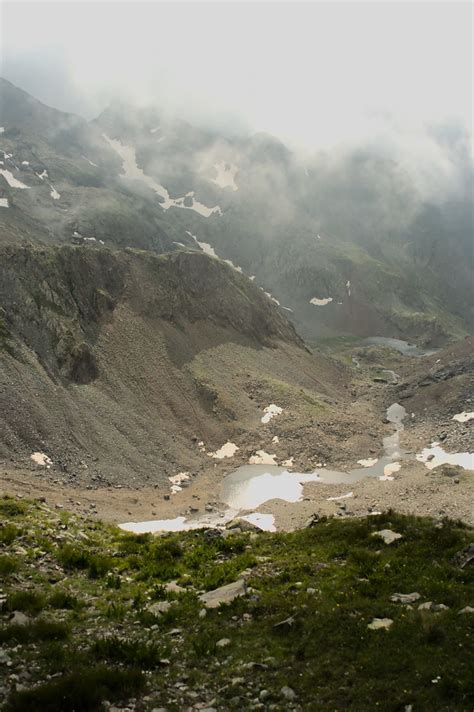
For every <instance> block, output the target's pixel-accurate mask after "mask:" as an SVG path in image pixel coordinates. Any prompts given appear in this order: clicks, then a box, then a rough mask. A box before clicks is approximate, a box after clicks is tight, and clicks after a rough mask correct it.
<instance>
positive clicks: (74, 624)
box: [0, 500, 474, 712]
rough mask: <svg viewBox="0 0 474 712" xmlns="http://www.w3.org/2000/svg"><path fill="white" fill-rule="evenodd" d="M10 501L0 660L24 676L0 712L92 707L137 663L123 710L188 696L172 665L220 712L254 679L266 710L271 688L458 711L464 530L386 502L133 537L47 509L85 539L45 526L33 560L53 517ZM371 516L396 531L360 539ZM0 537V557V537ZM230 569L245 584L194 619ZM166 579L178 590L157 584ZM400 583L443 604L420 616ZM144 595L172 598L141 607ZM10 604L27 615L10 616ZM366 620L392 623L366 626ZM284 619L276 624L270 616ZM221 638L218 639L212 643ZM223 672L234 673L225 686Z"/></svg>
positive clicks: (311, 703)
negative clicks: (17, 563)
mask: <svg viewBox="0 0 474 712" xmlns="http://www.w3.org/2000/svg"><path fill="white" fill-rule="evenodd" d="M12 503H13V500H12ZM4 504H5V505H8V502H6V501H4ZM6 508H7V509H8V506H6ZM10 511H11V515H10V517H7V522H6V524H7V526H9V525H11V524H14V525H15V526H18V527H21V529H22V531H23V535H22V545H23V546H24V548H25V550H27V552H28V553H27V555H26V556H24V557H22V563H21V568H19V569H17V571H16V572H15V574H13V575H12V576H10V578H8V579H6V581H5V584H4V590H5V592H6V594H7V606H6V608H5V609H4V611H3V612H2V613H0V643H2V645H3V646H5V649H6V650H7V651H8V653H9V655H11V657H12V661H13V664H12V667H11V672H16V671H19V670H20V671H21V670H22V669H23V668H24V667H25V666H28V669H31V670H32V671H33V672H32V677H31V679H30V680H29V681H28V685H29V686H32V689H31V690H28V691H23V692H20V693H17V694H15V693H14V692H13V691H12V692H11V694H10V696H9V698H8V703H7V706H6V709H7V710H23V709H25V710H26V709H41V710H43V709H45V710H72V709H76V710H97V709H100V706H101V704H102V701H103V700H105V699H107V700H109V701H112V702H113V701H114V700H119V699H120V700H121V699H123V700H127V699H130V698H131V697H135V696H136V695H139V694H141V690H143V689H144V688H142V684H143V683H144V679H145V678H144V677H143V676H142V675H141V674H140V675H139V676H138V677H136V675H138V673H137V672H136V671H137V669H140V670H144V671H146V679H147V688H148V693H147V694H149V695H150V696H151V697H150V702H149V704H148V703H146V704H145V703H144V704H143V707H140V708H139V709H143V710H144V711H145V712H147V711H148V710H151V709H153V707H162V706H163V707H165V708H166V709H169V710H170V712H174V711H175V710H181V709H186V708H188V707H189V706H190V700H189V699H187V698H186V697H185V696H183V695H181V693H180V692H179V689H178V688H177V687H176V685H177V684H178V683H180V681H182V676H183V675H186V676H187V678H186V679H187V683H186V684H187V686H188V687H189V689H191V690H193V689H195V690H198V691H200V692H199V695H202V701H203V702H206V703H208V702H209V701H210V700H212V699H213V698H216V702H215V706H216V707H217V708H218V709H222V710H234V709H236V710H237V709H238V710H241V709H249V708H251V700H252V699H254V698H255V697H258V692H259V690H262V689H266V690H268V692H269V697H268V703H269V704H273V705H275V707H274V709H276V710H286V709H288V706H287V703H286V702H284V701H283V700H282V698H281V696H280V692H279V691H280V689H281V687H282V686H284V685H290V686H291V687H292V688H293V689H294V690H295V692H296V694H297V701H298V704H299V705H300V708H301V709H303V710H309V711H311V710H316V709H317V710H319V709H321V710H341V711H342V710H360V711H361V712H362V711H365V710H367V709H371V710H372V709H380V710H384V711H385V710H387V711H388V712H403V710H404V709H405V707H406V706H407V705H413V709H414V710H422V711H424V710H427V711H428V710H429V711H430V712H431V710H436V711H438V710H449V711H451V710H455V711H457V710H459V711H461V710H462V711H463V712H464V710H470V709H472V707H473V705H474V690H473V684H472V670H471V661H472V659H473V653H474V650H473V644H472V635H470V632H471V630H470V629H472V614H463V615H460V614H459V611H460V610H461V609H462V608H464V607H465V606H467V605H473V600H474V572H473V567H465V568H460V566H459V565H458V564H457V563H456V559H455V555H456V553H457V552H459V551H460V550H462V549H463V548H464V547H465V546H467V545H468V544H469V543H470V542H472V541H473V540H474V537H473V533H472V530H470V529H469V528H467V527H466V526H464V525H463V524H461V523H460V522H454V521H448V520H446V521H443V522H434V521H432V520H430V519H423V518H416V517H410V516H402V515H398V514H396V513H394V512H388V513H386V514H383V515H380V516H374V517H367V518H361V519H349V518H347V519H344V520H339V519H328V520H325V519H322V520H320V521H319V522H318V523H317V524H316V525H315V526H313V527H311V528H308V529H304V530H299V531H296V532H292V533H288V534H269V533H262V534H259V535H258V536H252V535H250V534H232V535H231V536H229V537H228V538H226V539H224V538H215V539H211V540H209V539H208V538H206V537H205V536H204V534H203V533H202V532H198V531H192V532H185V533H182V534H167V535H163V536H160V537H154V536H150V535H139V536H134V535H131V534H127V533H123V532H120V531H119V530H117V529H115V528H113V527H110V526H106V525H103V524H100V523H99V524H97V523H92V522H87V520H83V519H81V518H78V517H75V516H74V515H68V514H67V513H61V515H60V516H61V520H62V522H63V523H64V524H65V525H67V533H68V536H71V535H72V536H74V533H75V531H76V530H81V531H84V532H86V533H87V536H88V539H87V540H81V541H79V540H76V543H74V545H71V544H69V543H68V544H66V543H64V542H63V541H60V540H59V541H55V540H54V539H52V540H51V541H50V549H49V550H48V559H47V560H48V562H49V564H47V565H46V564H45V565H44V566H45V567H46V568H44V567H43V568H42V567H41V566H38V561H37V558H36V555H35V551H36V549H37V543H38V541H40V542H43V540H44V538H45V536H46V534H45V532H47V531H48V528H50V527H54V526H57V525H55V524H54V518H55V517H56V521H57V514H56V513H54V512H50V511H48V509H47V508H43V509H39V508H38V507H36V506H35V505H32V504H29V503H26V504H24V505H23V509H22V513H21V514H18V512H17V510H16V509H15V507H13V506H12V508H11V510H10ZM384 528H390V529H394V530H395V531H397V532H399V533H400V534H402V538H401V539H399V540H398V541H397V542H395V543H394V544H392V545H391V546H387V545H385V544H384V543H383V542H382V541H381V540H380V539H379V538H377V537H374V536H372V534H373V533H374V532H375V531H377V530H379V529H384ZM3 546H4V550H5V554H4V556H5V557H7V558H10V546H11V547H12V549H13V547H14V546H15V542H14V541H13V542H12V543H11V544H7V545H5V544H4V545H3ZM97 557H100V559H101V560H102V559H103V560H105V561H106V562H107V566H104V567H103V570H104V572H106V573H104V574H103V575H100V576H95V575H94V576H92V577H91V575H90V572H91V566H92V562H95V561H96V560H97ZM13 560H15V558H14V559H13ZM58 566H59V567H60V571H59V572H58V571H57V567H58ZM94 566H95V564H94V565H93V566H92V568H94ZM243 570H246V571H247V572H248V585H249V586H250V587H251V591H250V593H249V595H247V596H245V597H243V598H239V599H236V600H235V601H234V602H232V603H231V604H229V605H227V606H224V607H222V608H221V609H219V610H209V611H208V612H207V615H206V616H205V617H200V615H199V613H200V611H201V609H202V604H201V603H200V601H199V598H198V596H199V593H200V592H202V591H205V590H210V589H212V588H214V587H216V586H220V585H223V584H225V583H229V582H231V581H235V580H236V579H237V578H238V577H239V576H240V575H241V572H242V571H243ZM53 578H54V580H55V581H58V582H59V583H52V579H53ZM170 580H177V582H178V583H179V584H180V585H182V586H183V587H184V589H185V590H184V591H183V592H180V593H174V592H171V593H168V592H167V591H166V588H165V584H166V582H167V581H170ZM308 588H309V589H310V592H309V593H308V592H307V589H308ZM413 591H417V592H419V593H420V596H421V598H420V601H419V602H424V601H433V602H435V603H443V604H444V605H446V606H448V608H447V609H446V610H442V611H441V612H439V613H434V612H432V611H426V610H418V603H419V602H417V603H415V604H414V605H413V607H412V608H408V607H406V606H404V605H402V604H400V603H394V602H392V601H391V600H390V597H391V595H392V594H394V593H411V592H413ZM158 600H160V601H163V600H169V601H172V602H173V603H172V605H171V607H170V608H169V610H168V611H166V612H164V613H162V614H153V613H152V612H151V611H150V610H149V608H150V606H151V605H152V604H153V603H154V602H156V601H158ZM12 606H13V607H14V608H15V609H16V610H23V611H24V612H26V613H27V615H30V616H37V617H34V618H31V619H30V621H29V622H28V623H27V625H25V626H19V625H12V624H10V623H9V622H8V616H9V610H10V609H11V608H12ZM38 614H40V615H38ZM374 617H377V618H391V619H392V620H393V624H392V626H391V627H390V629H389V630H380V631H372V630H370V629H369V628H368V624H369V623H370V622H371V620H372V618H374ZM287 619H290V620H291V621H292V624H291V625H283V626H280V625H278V624H279V623H281V622H282V621H285V620H287ZM221 638H228V639H229V640H230V641H231V643H230V645H229V646H228V647H225V648H221V647H219V646H218V645H217V643H218V641H219V640H220V639H221ZM18 646H22V647H21V648H19V647H18ZM104 670H107V671H109V672H111V676H110V677H107V676H106V677H104V676H103V675H104ZM56 674H59V675H60V677H55V678H53V679H51V680H49V681H47V682H44V681H45V680H46V676H47V675H56ZM114 676H118V677H114ZM127 676H130V677H127ZM234 678H235V679H237V680H240V679H243V680H244V682H243V683H236V684H235V685H231V684H230V681H231V680H233V679H234ZM112 679H113V680H115V682H114V683H113V684H112V682H111V681H112ZM81 680H82V681H83V684H82V685H81V684H80V682H79V681H81ZM433 680H435V681H436V682H432V681H433ZM84 681H86V683H84ZM124 681H128V682H127V683H126V684H125V683H124ZM35 684H37V685H38V686H33V685H35ZM94 685H95V687H94ZM134 686H135V687H134ZM111 690H115V692H111ZM113 694H116V695H117V697H113ZM180 695H181V696H180ZM237 698H238V699H237ZM285 705H286V706H285Z"/></svg>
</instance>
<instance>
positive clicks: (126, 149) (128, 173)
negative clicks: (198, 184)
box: [102, 134, 222, 218]
mask: <svg viewBox="0 0 474 712" xmlns="http://www.w3.org/2000/svg"><path fill="white" fill-rule="evenodd" d="M102 136H103V137H104V139H105V140H106V141H107V143H108V144H109V145H110V146H111V148H113V149H114V151H115V152H116V153H117V154H118V155H119V156H120V158H121V159H122V162H123V166H122V169H123V173H121V174H120V175H121V177H122V178H127V179H128V180H139V181H141V182H142V183H145V185H147V186H148V187H149V188H151V189H152V190H153V191H155V193H157V195H159V196H160V197H161V198H163V202H161V203H160V205H161V207H162V208H163V210H168V209H169V208H182V209H183V210H194V211H195V212H196V213H199V215H202V216H203V217H205V218H208V217H210V216H211V215H213V214H214V213H216V214H217V215H222V210H221V209H220V207H219V206H218V205H216V206H214V207H213V208H208V207H207V206H206V205H203V203H200V202H199V201H198V200H196V199H195V197H194V191H190V192H189V193H186V195H185V196H183V197H182V198H170V194H169V193H168V191H167V190H166V188H165V187H164V186H163V185H160V183H157V182H156V181H155V179H154V178H152V177H151V176H149V175H147V174H146V173H144V172H143V170H142V169H141V168H139V167H138V166H137V159H136V153H135V149H134V148H133V146H126V145H125V144H123V143H121V141H118V140H117V139H112V138H109V137H108V136H107V135H106V134H102ZM186 198H191V199H192V201H191V202H192V204H191V205H185V204H184V201H185V200H186Z"/></svg>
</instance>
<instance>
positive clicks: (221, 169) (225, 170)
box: [211, 161, 239, 190]
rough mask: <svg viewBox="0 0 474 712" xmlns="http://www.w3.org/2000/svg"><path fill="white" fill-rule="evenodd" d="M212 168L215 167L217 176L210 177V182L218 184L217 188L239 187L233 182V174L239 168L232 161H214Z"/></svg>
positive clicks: (235, 173) (236, 188) (234, 188)
mask: <svg viewBox="0 0 474 712" xmlns="http://www.w3.org/2000/svg"><path fill="white" fill-rule="evenodd" d="M214 168H215V169H216V173H217V176H216V177H215V178H211V181H212V183H215V184H216V185H218V186H219V188H232V190H238V189H239V186H238V185H237V184H236V182H235V176H236V175H237V172H238V170H239V169H238V168H237V166H234V164H233V163H225V162H224V161H219V162H218V163H214Z"/></svg>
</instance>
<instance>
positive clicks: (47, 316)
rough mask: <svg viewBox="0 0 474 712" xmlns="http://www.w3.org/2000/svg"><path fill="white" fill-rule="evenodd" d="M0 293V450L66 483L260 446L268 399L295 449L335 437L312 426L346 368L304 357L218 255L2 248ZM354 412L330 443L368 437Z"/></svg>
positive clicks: (340, 395)
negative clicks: (45, 460)
mask: <svg viewBox="0 0 474 712" xmlns="http://www.w3.org/2000/svg"><path fill="white" fill-rule="evenodd" d="M0 304H1V305H2V312H1V341H0V344H1V348H0V409H1V412H2V416H3V417H2V421H1V425H0V428H1V429H0V456H1V457H2V458H3V460H4V462H7V461H9V460H13V461H15V462H16V463H18V464H22V465H23V466H24V465H30V466H32V467H35V465H34V464H33V462H32V461H31V460H30V455H31V453H33V452H36V451H39V452H42V453H45V454H46V455H47V456H48V457H50V458H51V460H52V462H53V465H52V468H51V475H52V476H53V473H54V472H56V473H58V475H59V476H60V477H62V478H63V480H62V481H63V482H64V483H66V482H67V483H69V484H77V485H79V484H83V485H91V484H93V485H95V486H97V485H99V484H107V483H108V482H110V483H121V484H130V485H132V486H133V485H140V484H144V483H147V482H148V483H150V484H153V483H160V484H162V483H163V481H164V479H165V476H166V475H169V474H175V473H176V472H179V471H180V469H188V470H189V469H190V470H192V471H195V470H196V469H197V470H199V469H201V468H202V467H207V468H209V466H210V465H212V462H213V461H212V460H211V459H210V458H209V455H208V454H206V451H207V452H212V451H215V450H216V449H218V448H219V447H221V446H222V445H223V444H224V443H225V441H226V439H229V440H233V441H235V442H237V443H238V444H239V445H242V449H241V455H242V456H244V454H245V452H246V451H245V449H244V445H245V446H246V447H247V448H249V451H250V452H251V451H255V449H258V448H259V447H261V446H262V445H261V442H260V439H259V438H260V437H261V434H263V433H264V432H265V426H264V425H262V423H261V417H262V415H263V408H264V407H265V406H267V405H269V404H270V403H271V402H275V403H279V404H280V405H281V406H282V407H284V408H286V407H289V406H290V405H291V406H293V405H294V406H295V407H292V408H291V413H292V415H291V417H290V416H288V417H287V419H286V421H285V414H283V415H282V416H281V418H282V420H281V422H282V423H285V422H286V426H285V428H286V431H287V432H288V433H290V434H289V441H290V442H291V441H293V453H294V454H296V455H297V456H298V452H300V455H301V458H303V455H304V456H305V457H306V454H307V452H308V449H311V448H313V454H314V458H315V459H316V458H319V457H321V455H323V456H324V455H325V453H326V454H329V453H330V450H331V448H333V447H334V446H335V443H334V442H333V441H332V440H331V439H330V438H329V437H328V435H327V434H326V433H327V428H324V427H322V428H321V430H320V429H319V428H318V424H321V423H324V422H325V421H328V420H329V422H330V421H331V417H332V414H333V411H334V410H335V409H337V410H340V408H339V405H338V404H339V402H341V401H342V402H344V401H346V400H347V395H346V393H347V385H348V377H349V374H348V369H346V368H345V367H344V366H342V365H338V364H336V363H334V362H332V361H331V360H329V359H327V358H325V357H324V356H322V355H317V356H315V355H312V354H310V353H309V352H308V350H307V349H306V348H305V346H304V344H303V342H302V341H301V340H300V338H299V337H298V336H297V334H296V332H295V331H294V328H293V326H292V325H291V324H290V323H289V322H288V321H287V320H286V318H285V317H284V316H282V314H281V312H280V311H279V310H278V309H277V308H276V307H275V305H274V304H273V303H272V302H271V301H270V300H269V299H268V298H267V297H266V296H265V295H264V294H263V292H262V291H261V290H260V289H258V288H257V287H255V286H254V285H253V283H252V282H251V281H250V280H248V279H247V278H245V277H243V276H242V275H240V274H239V273H237V272H236V271H235V270H233V269H231V268H230V267H228V266H227V265H225V264H223V263H222V262H220V261H218V260H215V259H212V258H209V257H207V256H206V255H203V254H199V253H196V252H189V253H186V252H179V253H172V254H165V255H160V256H157V255H154V254H151V253H146V252H139V251H132V250H128V251H124V252H119V251H109V250H107V249H94V250H88V249H85V248H83V247H72V246H65V247H51V248H37V247H31V246H29V247H14V246H7V247H4V248H3V250H2V254H1V259H0ZM343 410H344V409H343ZM344 421H347V425H344ZM359 421H360V418H359V417H358V416H357V414H356V413H355V412H354V413H353V414H351V413H350V412H348V413H347V414H344V415H343V416H342V423H343V424H342V425H341V420H340V419H339V420H338V428H339V429H341V430H343V431H344V433H343V436H342V438H339V439H340V440H341V442H340V443H338V445H337V447H338V450H339V451H341V452H343V451H344V441H345V440H347V439H348V438H350V437H352V436H353V434H354V429H355V430H356V431H357V430H359V432H361V433H363V431H364V430H365V428H364V424H363V423H360V422H359ZM275 422H276V421H275ZM349 424H350V427H349ZM303 429H306V430H307V431H308V433H310V436H309V438H308V442H307V443H306V445H305V448H306V449H305V450H304V452H303V449H302V448H300V449H299V450H298V446H296V447H295V441H296V443H297V442H298V438H299V436H300V435H301V434H302V433H303ZM249 433H258V435H257V437H256V438H255V437H253V436H252V438H250V439H249V436H248V434H249ZM291 433H292V434H291ZM333 435H334V437H337V436H338V432H337V429H336V430H335V432H334V434H333ZM374 436H376V433H374ZM201 442H203V443H204V445H201V446H199V443H201ZM318 447H319V448H320V449H319V452H318V449H317V448H318ZM321 449H322V450H321ZM284 455H285V453H284V452H282V453H281V456H282V457H284ZM303 464H304V463H303ZM306 464H308V463H306ZM59 473H60V474H59Z"/></svg>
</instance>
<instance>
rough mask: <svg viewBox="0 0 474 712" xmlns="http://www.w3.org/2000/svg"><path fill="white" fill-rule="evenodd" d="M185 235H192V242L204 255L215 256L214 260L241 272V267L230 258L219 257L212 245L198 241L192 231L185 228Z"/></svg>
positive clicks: (177, 243) (178, 243)
mask: <svg viewBox="0 0 474 712" xmlns="http://www.w3.org/2000/svg"><path fill="white" fill-rule="evenodd" d="M186 235H189V237H192V238H193V240H194V242H195V243H196V245H197V246H198V247H200V248H201V250H202V251H203V252H205V253H206V255H209V257H215V259H216V260H221V261H222V262H225V263H226V264H228V265H229V266H230V267H232V269H235V271H236V272H240V274H243V272H242V267H239V266H238V265H234V263H233V262H232V260H223V259H222V258H221V257H219V255H218V254H217V252H216V251H215V249H214V248H213V246H212V245H210V244H209V243H208V242H200V241H199V240H198V239H197V237H196V235H193V234H192V232H190V231H189V230H186ZM175 244H176V245H181V243H180V242H176V243H175ZM183 247H185V245H183Z"/></svg>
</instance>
